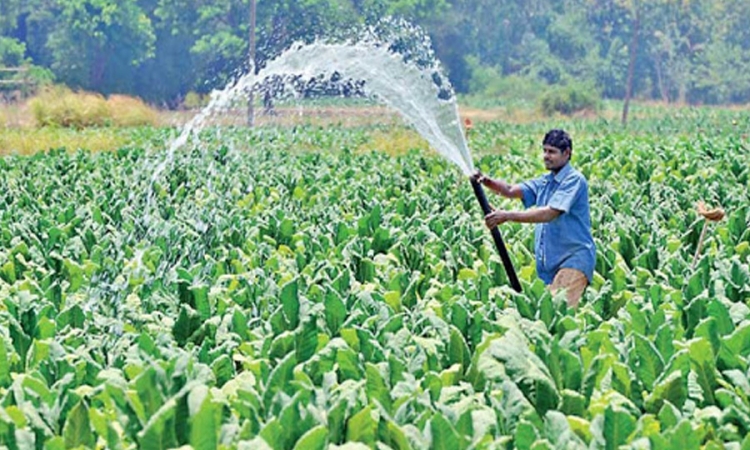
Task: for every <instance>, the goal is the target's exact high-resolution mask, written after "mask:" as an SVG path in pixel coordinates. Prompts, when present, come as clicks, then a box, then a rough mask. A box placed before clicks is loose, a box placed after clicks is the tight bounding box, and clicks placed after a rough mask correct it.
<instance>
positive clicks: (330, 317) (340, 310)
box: [324, 290, 346, 336]
mask: <svg viewBox="0 0 750 450" xmlns="http://www.w3.org/2000/svg"><path fill="white" fill-rule="evenodd" d="M324 307H325V315H326V325H327V326H328V330H329V331H330V332H331V334H332V335H334V336H335V335H336V334H337V333H338V332H339V329H341V325H342V324H343V323H344V319H346V305H344V302H343V301H341V297H340V296H339V295H338V293H336V292H335V291H332V290H329V291H328V292H326V296H325V300H324Z"/></svg>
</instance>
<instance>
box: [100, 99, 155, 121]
mask: <svg viewBox="0 0 750 450" xmlns="http://www.w3.org/2000/svg"><path fill="white" fill-rule="evenodd" d="M107 105H108V106H109V109H110V111H111V113H112V122H113V124H114V125H117V126H119V127H140V126H147V125H151V126H153V125H156V124H157V123H158V122H159V112H158V111H156V110H155V109H153V108H151V107H150V106H148V105H147V104H146V103H145V102H144V101H143V100H141V99H139V98H135V97H128V96H126V95H112V96H110V97H109V98H108V99H107Z"/></svg>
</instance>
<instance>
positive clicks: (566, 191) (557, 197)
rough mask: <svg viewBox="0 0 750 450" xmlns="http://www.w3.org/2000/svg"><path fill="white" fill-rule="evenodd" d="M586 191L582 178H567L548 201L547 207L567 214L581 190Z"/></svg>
mask: <svg viewBox="0 0 750 450" xmlns="http://www.w3.org/2000/svg"><path fill="white" fill-rule="evenodd" d="M585 189H586V181H585V180H584V179H583V177H575V176H573V177H567V178H566V179H565V180H563V182H562V184H560V187H558V188H557V190H556V191H555V193H554V194H552V197H551V198H550V200H549V203H548V206H549V207H550V208H552V209H556V210H558V211H563V212H568V211H570V207H571V206H572V205H573V203H574V202H575V200H576V197H578V195H579V193H580V192H581V190H585Z"/></svg>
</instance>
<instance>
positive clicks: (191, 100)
mask: <svg viewBox="0 0 750 450" xmlns="http://www.w3.org/2000/svg"><path fill="white" fill-rule="evenodd" d="M208 100H209V99H208V95H203V94H199V93H197V92H193V91H190V92H188V93H187V94H186V95H185V100H183V102H182V106H183V107H184V108H185V109H198V108H203V107H204V106H206V105H207V104H208Z"/></svg>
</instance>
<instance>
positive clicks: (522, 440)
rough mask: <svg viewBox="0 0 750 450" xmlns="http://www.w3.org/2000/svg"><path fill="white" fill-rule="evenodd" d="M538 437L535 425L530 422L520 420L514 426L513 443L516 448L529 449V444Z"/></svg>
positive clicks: (520, 449) (519, 449)
mask: <svg viewBox="0 0 750 450" xmlns="http://www.w3.org/2000/svg"><path fill="white" fill-rule="evenodd" d="M537 439H539V434H538V433H537V430H536V427H534V425H532V424H531V423H529V422H527V421H525V420H522V421H521V422H519V423H518V426H516V434H515V437H514V443H515V446H516V448H517V449H518V450H529V449H531V446H532V445H533V444H534V442H536V440H537Z"/></svg>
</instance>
